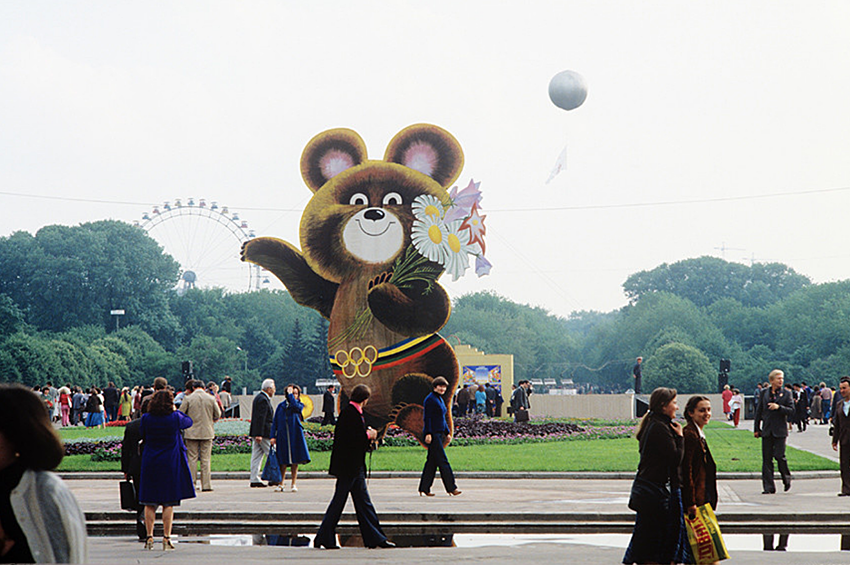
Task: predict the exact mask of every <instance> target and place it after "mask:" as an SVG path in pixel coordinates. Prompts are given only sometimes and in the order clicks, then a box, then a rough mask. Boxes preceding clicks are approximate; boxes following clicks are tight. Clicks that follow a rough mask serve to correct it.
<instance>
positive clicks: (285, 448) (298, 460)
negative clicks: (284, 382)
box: [271, 384, 310, 492]
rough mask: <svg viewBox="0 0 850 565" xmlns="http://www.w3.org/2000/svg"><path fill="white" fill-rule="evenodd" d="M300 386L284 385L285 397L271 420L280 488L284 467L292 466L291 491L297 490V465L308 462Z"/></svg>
mask: <svg viewBox="0 0 850 565" xmlns="http://www.w3.org/2000/svg"><path fill="white" fill-rule="evenodd" d="M302 410H304V405H303V404H302V403H301V388H300V387H299V386H298V385H294V384H292V385H289V386H287V387H286V397H285V398H284V399H283V402H281V403H280V404H278V405H277V410H275V412H274V420H273V421H272V437H271V444H272V445H274V446H275V451H276V453H277V461H278V463H280V472H281V475H282V476H281V481H280V490H281V492H283V483H284V481H285V480H286V468H287V467H291V468H292V492H298V487H296V486H295V481H297V480H298V465H304V464H307V463H309V462H310V452H309V451H307V440H305V439H304V428H303V427H302V426H301V417H302V416H301V411H302Z"/></svg>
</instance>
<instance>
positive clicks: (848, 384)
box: [832, 377, 850, 496]
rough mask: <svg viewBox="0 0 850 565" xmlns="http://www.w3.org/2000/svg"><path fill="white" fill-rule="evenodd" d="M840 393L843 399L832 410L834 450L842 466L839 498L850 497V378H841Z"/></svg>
mask: <svg viewBox="0 0 850 565" xmlns="http://www.w3.org/2000/svg"><path fill="white" fill-rule="evenodd" d="M838 392H839V394H840V395H841V399H840V400H838V401H836V402H835V406H834V407H833V409H832V425H833V430H832V449H835V450H836V451H839V453H838V459H839V461H840V465H841V492H839V493H838V496H850V377H841V384H840V385H839V386H838ZM838 446H841V450H838Z"/></svg>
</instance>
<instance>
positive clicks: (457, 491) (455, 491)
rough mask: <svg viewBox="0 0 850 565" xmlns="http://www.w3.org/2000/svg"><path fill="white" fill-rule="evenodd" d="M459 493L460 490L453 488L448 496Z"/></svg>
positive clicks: (458, 494)
mask: <svg viewBox="0 0 850 565" xmlns="http://www.w3.org/2000/svg"><path fill="white" fill-rule="evenodd" d="M460 494H461V491H459V490H457V489H454V490H453V491H452V492H450V493H449V496H460Z"/></svg>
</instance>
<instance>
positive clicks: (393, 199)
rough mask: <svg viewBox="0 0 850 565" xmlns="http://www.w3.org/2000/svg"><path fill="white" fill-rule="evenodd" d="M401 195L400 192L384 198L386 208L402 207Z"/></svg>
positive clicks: (391, 193)
mask: <svg viewBox="0 0 850 565" xmlns="http://www.w3.org/2000/svg"><path fill="white" fill-rule="evenodd" d="M401 204H402V200H401V194H399V193H398V192H390V193H389V194H387V195H386V196H384V206H401Z"/></svg>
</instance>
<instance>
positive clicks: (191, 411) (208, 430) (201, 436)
mask: <svg viewBox="0 0 850 565" xmlns="http://www.w3.org/2000/svg"><path fill="white" fill-rule="evenodd" d="M187 388H188V387H187ZM192 388H193V391H192V394H190V395H188V396H186V397H185V398H184V399H183V403H182V404H181V405H180V411H181V412H183V413H184V414H186V415H187V416H189V417H190V418H192V422H193V423H192V427H191V428H189V429H187V430H186V431H185V432H184V433H183V439H184V440H185V441H186V452H187V455H188V456H189V469H191V470H192V476H193V477H195V476H196V473H197V468H198V459H200V461H201V490H202V491H204V492H208V491H211V490H212V485H211V484H210V461H211V459H212V442H213V438H214V437H215V430H213V424H214V423H215V422H216V420H218V419H219V418H221V408H219V406H218V402H216V401H215V398H214V397H213V396H212V395H210V394H209V393H207V392H206V391H205V390H204V383H202V382H201V381H197V380H196V381H193V382H192Z"/></svg>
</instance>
